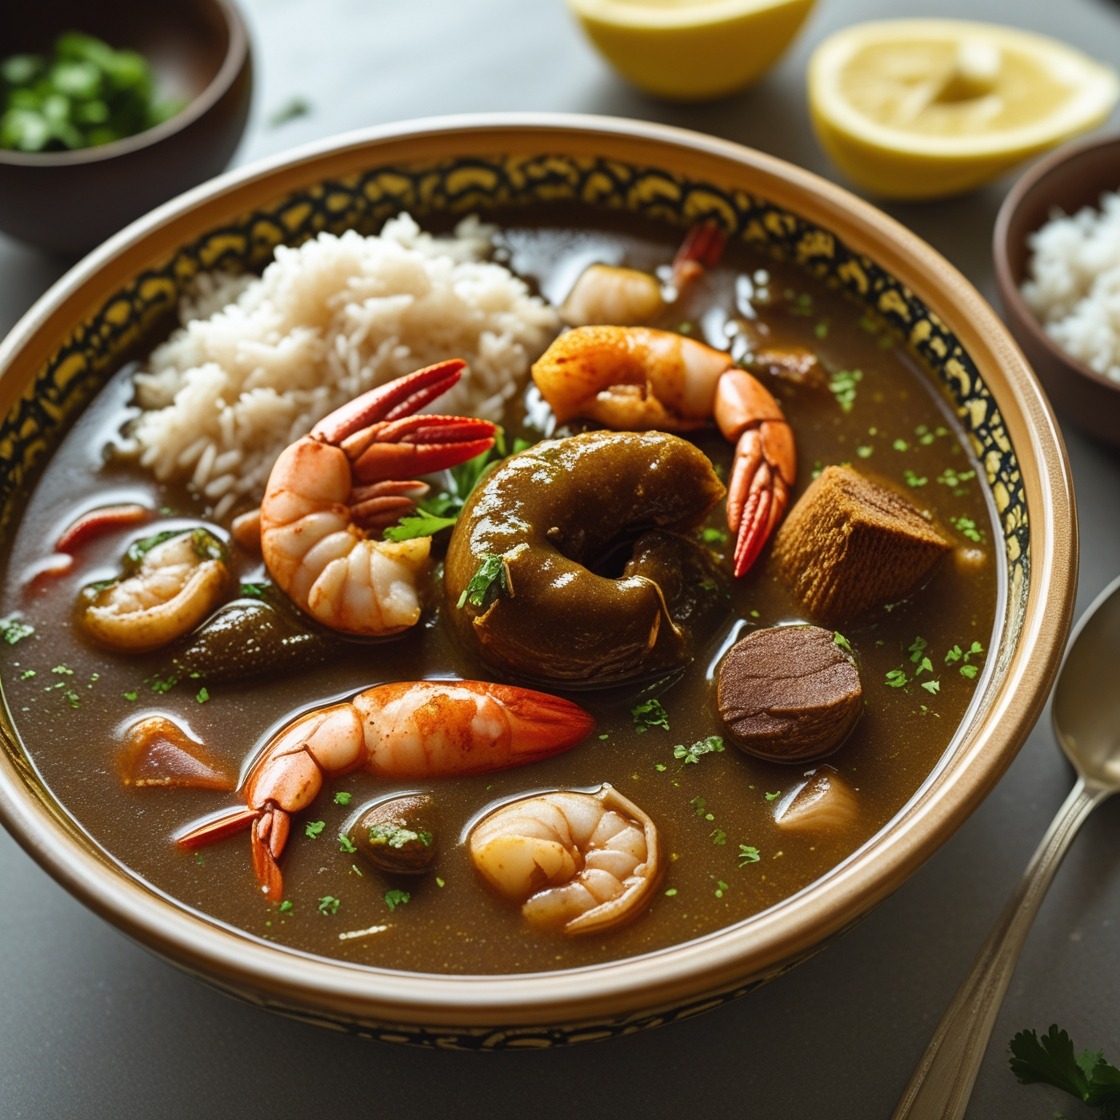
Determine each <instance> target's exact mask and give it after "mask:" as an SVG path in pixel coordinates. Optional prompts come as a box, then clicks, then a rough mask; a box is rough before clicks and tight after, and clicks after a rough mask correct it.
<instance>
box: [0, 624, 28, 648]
mask: <svg viewBox="0 0 1120 1120" xmlns="http://www.w3.org/2000/svg"><path fill="white" fill-rule="evenodd" d="M34 633H35V627H34V626H32V625H30V624H29V623H27V622H20V621H19V619H16V618H5V619H4V620H3V621H2V622H0V637H2V638H3V639H4V641H5V642H7V643H8V645H10V646H14V645H15V644H16V642H22V641H23V639H24V638H30V637H31V635H32V634H34Z"/></svg>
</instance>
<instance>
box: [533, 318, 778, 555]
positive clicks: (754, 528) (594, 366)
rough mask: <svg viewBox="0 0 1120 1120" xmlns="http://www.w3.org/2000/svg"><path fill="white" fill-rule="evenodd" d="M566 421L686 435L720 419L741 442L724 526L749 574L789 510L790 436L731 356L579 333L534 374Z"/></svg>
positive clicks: (665, 335)
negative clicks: (582, 419) (584, 420)
mask: <svg viewBox="0 0 1120 1120" xmlns="http://www.w3.org/2000/svg"><path fill="white" fill-rule="evenodd" d="M532 374H533V380H534V381H535V382H536V384H537V387H538V389H540V392H541V395H542V396H543V397H544V399H545V400H546V401H547V402H548V404H549V406H550V407H551V409H552V412H553V414H554V415H555V417H556V419H557V421H558V422H559V423H561V424H562V423H564V422H565V421H567V420H570V419H572V418H574V417H577V416H582V417H586V418H587V419H590V420H596V421H598V422H599V423H601V424H604V425H605V426H606V427H608V428H615V429H622V430H628V431H644V430H647V429H660V430H665V431H689V430H693V429H696V428H699V427H702V426H703V425H704V424H705V423H707V422H708V421H709V420H710V419H713V418H714V419H715V422H716V424H717V425H718V427H719V430H720V431H721V432H722V433H723V436H724V438H725V439H727V440H728V441H730V442H731V443H734V444H735V457H734V462H733V464H732V468H731V480H730V483H729V485H728V488H727V523H728V526H729V527H730V529H731V531H732V533H735V534H737V537H736V543H735V553H734V570H735V575H736V576H742V575H745V574H746V572H747V570H748V569H749V568H750V566H751V565H752V564H753V563H754V561H755V560H756V559H757V557H758V555H759V553H760V552H761V551H762V547H763V545H764V544H765V543H766V541H767V539H768V538H769V537H770V535H771V533H773V531H774V529H775V528H776V527H777V524H778V522H779V521H780V520H781V519H782V515H783V514H784V513H785V511H786V508H787V507H788V505H789V499H790V492H791V490H792V488H793V484H794V480H795V478H796V474H797V452H796V449H795V445H794V441H793V432H792V430H791V428H790V426H789V424H788V422H787V421H786V418H785V415H784V413H783V412H782V409H781V406H780V405H779V404H778V402H777V401H776V400H775V399H774V397H773V396H772V395H771V393H770V392H769V390H768V389H766V387H765V386H764V385H763V384H762V383H761V382H760V381H759V380H758V379H757V378H755V377H753V376H752V375H751V374H749V373H748V372H747V371H746V370H745V369H742V368H740V367H739V366H737V365H735V363H734V362H733V361H732V359H731V357H730V355H729V354H726V353H725V352H724V351H722V350H716V349H715V348H713V347H711V346H707V345H705V344H704V343H703V342H699V341H697V340H696V339H694V338H688V337H686V336H684V335H680V334H675V333H674V332H672V331H662V330H655V329H653V328H652V327H618V326H598V327H576V328H574V329H573V330H570V331H566V332H565V333H564V334H562V335H560V336H559V338H557V339H556V341H555V342H553V343H552V345H551V346H550V347H549V348H548V349H547V350H546V351H545V352H544V354H542V355H541V357H540V358H539V359H538V360H537V362H536V363H535V364H534V365H533V369H532Z"/></svg>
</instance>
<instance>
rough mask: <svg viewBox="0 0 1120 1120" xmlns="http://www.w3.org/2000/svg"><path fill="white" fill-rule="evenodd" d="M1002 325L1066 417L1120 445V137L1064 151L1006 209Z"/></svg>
mask: <svg viewBox="0 0 1120 1120" xmlns="http://www.w3.org/2000/svg"><path fill="white" fill-rule="evenodd" d="M993 258H994V264H995V273H996V283H997V285H998V289H999V296H1000V301H1001V303H1002V307H1003V312H1004V318H1005V319H1006V321H1007V324H1008V326H1009V327H1010V328H1011V331H1012V333H1013V334H1014V335H1015V338H1016V340H1017V341H1018V342H1019V345H1020V346H1021V347H1022V348H1023V351H1024V353H1025V354H1026V356H1027V358H1028V360H1029V361H1030V363H1031V365H1032V366H1033V367H1034V370H1035V373H1036V374H1037V375H1038V378H1039V380H1040V381H1041V382H1042V384H1043V387H1044V388H1045V390H1046V392H1047V395H1048V396H1049V398H1050V400H1051V402H1052V403H1053V405H1054V407H1055V409H1056V410H1057V412H1058V413H1059V416H1061V417H1066V418H1068V419H1069V420H1071V421H1072V422H1073V423H1075V424H1076V425H1077V426H1078V427H1079V428H1081V429H1083V430H1084V431H1086V432H1088V433H1090V434H1091V435H1093V436H1095V437H1097V438H1098V439H1101V440H1104V441H1106V442H1108V443H1111V444H1120V136H1116V135H1107V136H1098V137H1094V138H1092V139H1089V140H1083V141H1080V142H1077V143H1074V144H1070V145H1068V146H1066V147H1063V148H1061V149H1059V150H1058V151H1056V152H1054V153H1052V154H1051V155H1049V156H1047V157H1046V158H1044V159H1042V160H1040V161H1039V162H1038V163H1036V164H1035V165H1034V166H1033V167H1031V168H1030V169H1029V170H1028V171H1027V172H1026V173H1025V174H1024V175H1023V176H1022V177H1021V178H1020V179H1019V180H1018V181H1017V182H1016V183H1015V185H1014V186H1013V187H1012V189H1011V190H1010V192H1009V193H1008V195H1007V197H1006V199H1005V200H1004V202H1003V205H1002V207H1001V208H1000V211H999V214H998V216H997V219H996V224H995V231H994V236H993Z"/></svg>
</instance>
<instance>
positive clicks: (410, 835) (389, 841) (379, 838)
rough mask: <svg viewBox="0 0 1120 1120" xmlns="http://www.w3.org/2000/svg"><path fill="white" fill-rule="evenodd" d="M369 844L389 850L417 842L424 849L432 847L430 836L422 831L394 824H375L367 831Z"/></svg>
mask: <svg viewBox="0 0 1120 1120" xmlns="http://www.w3.org/2000/svg"><path fill="white" fill-rule="evenodd" d="M369 842H370V843H371V844H374V845H379V846H380V845H385V846H386V847H389V848H397V849H400V848H403V847H404V846H405V844H411V843H414V842H419V843H421V844H423V845H424V847H425V848H430V847H431V846H432V834H431V833H430V832H426V831H425V830H423V829H420V830H417V831H414V830H413V829H411V828H404V827H403V826H401V825H396V824H375V825H372V826H371V827H370V830H369Z"/></svg>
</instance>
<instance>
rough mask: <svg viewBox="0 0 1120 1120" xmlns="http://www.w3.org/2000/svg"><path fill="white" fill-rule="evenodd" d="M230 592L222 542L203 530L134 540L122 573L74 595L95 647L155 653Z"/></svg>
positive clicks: (188, 630) (225, 550)
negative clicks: (152, 650) (77, 597)
mask: <svg viewBox="0 0 1120 1120" xmlns="http://www.w3.org/2000/svg"><path fill="white" fill-rule="evenodd" d="M232 588H233V573H232V569H231V568H230V565H229V555H228V552H227V549H226V546H225V544H224V543H223V542H222V541H221V540H219V539H218V538H217V537H216V536H214V534H213V533H211V532H210V531H209V530H208V529H204V528H201V527H199V528H196V529H172V530H169V531H167V532H163V533H156V534H155V535H153V536H150V537H145V538H144V539H143V540H139V541H135V542H133V544H132V545H131V546H130V547H129V549H128V551H127V552H126V553H125V557H124V562H123V572H122V573H121V575H120V576H119V577H118V578H116V579H113V580H108V581H102V582H99V583H93V584H89V585H88V586H87V587H84V588H83V589H82V591H81V593H80V596H79V600H80V609H79V612H78V619H79V622H80V624H81V626H82V628H83V629H84V630H85V631H86V633H87V634H89V636H90V637H91V638H92V639H93V640H94V641H95V642H97V643H98V644H100V645H103V646H108V647H109V648H110V649H116V650H121V651H123V652H126V653H142V652H144V651H146V650H151V649H158V648H159V647H160V646H164V645H167V644H168V643H169V642H172V641H174V640H175V639H176V638H179V637H181V636H182V635H184V634H187V633H189V632H190V631H191V630H193V629H194V628H195V627H196V626H197V625H198V624H199V623H200V622H202V621H203V620H204V619H205V618H206V616H207V615H209V614H210V612H211V611H213V610H214V608H215V607H217V606H218V605H219V603H221V602H222V600H223V599H224V598H225V597H226V596H227V595H228V594H229V592H230V591H231V589H232Z"/></svg>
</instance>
